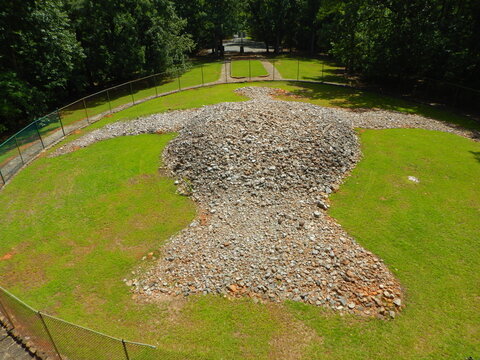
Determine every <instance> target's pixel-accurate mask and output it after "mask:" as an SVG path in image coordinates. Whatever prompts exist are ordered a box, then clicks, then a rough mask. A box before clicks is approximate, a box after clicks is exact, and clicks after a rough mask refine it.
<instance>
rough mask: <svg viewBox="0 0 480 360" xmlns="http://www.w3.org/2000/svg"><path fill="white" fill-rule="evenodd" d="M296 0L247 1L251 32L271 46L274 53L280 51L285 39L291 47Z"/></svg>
mask: <svg viewBox="0 0 480 360" xmlns="http://www.w3.org/2000/svg"><path fill="white" fill-rule="evenodd" d="M298 9H299V4H298V1H297V0H250V1H249V2H248V13H249V15H250V17H249V25H250V26H249V27H250V32H251V34H252V35H253V36H254V37H256V38H258V39H260V40H262V41H264V42H265V43H266V45H267V48H269V47H270V46H272V47H273V49H274V52H275V53H276V54H278V53H280V52H281V51H282V48H283V46H284V45H285V40H287V46H289V47H291V46H292V45H294V44H293V42H294V40H295V39H296V36H295V34H296V30H297V28H298ZM267 51H268V50H267Z"/></svg>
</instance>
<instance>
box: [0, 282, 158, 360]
mask: <svg viewBox="0 0 480 360" xmlns="http://www.w3.org/2000/svg"><path fill="white" fill-rule="evenodd" d="M0 314H3V316H4V317H5V319H6V322H7V324H6V325H7V326H10V327H11V328H13V329H15V330H16V331H17V332H18V333H19V334H21V335H22V338H28V339H29V342H30V343H31V344H33V346H34V347H35V348H36V349H37V353H39V354H41V357H42V358H50V359H58V360H115V359H118V360H125V359H126V360H151V359H155V358H156V351H155V349H156V348H155V347H154V346H151V345H147V344H141V343H136V342H131V341H126V340H123V339H118V338H115V337H112V336H108V335H105V334H102V333H99V332H97V331H94V330H90V329H87V328H84V327H82V326H78V325H75V324H72V323H70V322H68V321H65V320H61V319H58V318H56V317H54V316H50V315H47V314H45V313H42V312H40V311H38V310H35V309H33V308H32V307H30V306H29V305H27V304H25V303H24V302H23V301H21V300H20V299H18V298H17V297H15V296H14V295H12V294H11V293H9V292H8V291H7V290H5V289H4V288H2V287H1V286H0Z"/></svg>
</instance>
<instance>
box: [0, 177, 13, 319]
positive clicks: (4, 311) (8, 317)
mask: <svg viewBox="0 0 480 360" xmlns="http://www.w3.org/2000/svg"><path fill="white" fill-rule="evenodd" d="M0 175H1V176H2V180H3V183H4V184H5V179H4V178H3V175H2V172H1V171H0ZM1 299H2V297H1V296H0V308H2V312H3V313H4V314H5V316H6V317H7V320H8V322H9V323H10V325H12V328H15V325H13V321H12V318H11V317H10V314H9V313H8V312H7V308H6V307H5V306H3V302H2V300H1Z"/></svg>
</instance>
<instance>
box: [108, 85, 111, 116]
mask: <svg viewBox="0 0 480 360" xmlns="http://www.w3.org/2000/svg"><path fill="white" fill-rule="evenodd" d="M107 100H108V108H109V109H110V114H111V113H112V104H111V103H110V94H109V93H108V89H107Z"/></svg>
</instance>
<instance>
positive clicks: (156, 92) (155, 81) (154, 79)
mask: <svg viewBox="0 0 480 360" xmlns="http://www.w3.org/2000/svg"><path fill="white" fill-rule="evenodd" d="M153 83H154V84H155V97H158V89H157V75H156V74H155V75H153Z"/></svg>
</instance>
